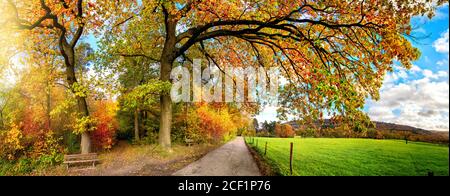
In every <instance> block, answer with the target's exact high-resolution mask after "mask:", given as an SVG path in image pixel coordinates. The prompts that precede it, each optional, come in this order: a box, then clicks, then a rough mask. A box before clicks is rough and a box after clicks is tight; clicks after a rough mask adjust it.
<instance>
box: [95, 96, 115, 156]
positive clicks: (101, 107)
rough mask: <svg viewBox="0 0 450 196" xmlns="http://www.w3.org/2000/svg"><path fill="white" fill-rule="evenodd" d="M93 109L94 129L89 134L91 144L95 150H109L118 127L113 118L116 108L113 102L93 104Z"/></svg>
mask: <svg viewBox="0 0 450 196" xmlns="http://www.w3.org/2000/svg"><path fill="white" fill-rule="evenodd" d="M94 107H95V111H94V112H93V114H92V117H93V119H94V120H95V127H94V131H93V132H92V133H91V136H92V143H93V145H94V147H95V148H96V149H102V150H107V149H111V148H112V146H113V145H114V143H115V135H116V132H117V129H118V127H119V124H118V122H117V120H116V118H115V114H116V112H117V106H116V104H115V103H113V102H109V101H98V102H96V103H94Z"/></svg>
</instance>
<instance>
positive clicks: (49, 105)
mask: <svg viewBox="0 0 450 196" xmlns="http://www.w3.org/2000/svg"><path fill="white" fill-rule="evenodd" d="M46 94H47V108H46V109H47V114H46V115H47V129H48V130H51V129H52V118H51V115H50V113H51V111H52V91H51V86H50V82H47V90H46Z"/></svg>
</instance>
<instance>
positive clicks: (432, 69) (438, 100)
mask: <svg viewBox="0 0 450 196" xmlns="http://www.w3.org/2000/svg"><path fill="white" fill-rule="evenodd" d="M448 9H449V8H448V4H446V5H444V6H442V7H440V8H439V9H438V10H437V13H436V16H435V17H434V18H433V19H432V20H429V19H428V18H426V17H416V18H414V19H413V20H412V21H411V24H412V25H413V27H415V30H414V31H413V35H415V36H416V37H418V38H420V39H418V40H417V42H413V45H414V46H415V47H417V48H419V49H420V51H421V52H422V56H421V58H420V59H419V60H418V61H416V62H413V64H414V66H413V68H412V69H411V70H406V69H404V68H401V67H396V68H395V71H394V72H393V73H389V74H387V75H386V79H385V83H384V85H383V87H382V89H381V90H380V96H381V99H380V101H378V102H375V101H373V100H368V101H367V104H366V106H365V109H364V111H366V112H367V113H368V114H369V116H370V117H371V119H372V120H377V121H384V122H391V123H398V124H405V125H410V126H415V127H419V128H424V129H428V130H440V131H448V130H449V101H448V100H449V80H448V75H449V74H448V73H449V49H448V34H449V27H448V23H449V18H448V15H449V10H448ZM276 115H277V114H276V107H267V108H265V110H264V111H263V112H262V113H260V114H259V115H258V116H257V119H258V120H259V121H260V122H261V121H264V120H268V121H272V120H276V119H277V118H276Z"/></svg>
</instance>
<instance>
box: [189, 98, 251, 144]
mask: <svg viewBox="0 0 450 196" xmlns="http://www.w3.org/2000/svg"><path fill="white" fill-rule="evenodd" d="M240 118H241V117H240V114H239V113H233V111H232V109H231V108H229V107H227V106H224V105H208V104H204V103H201V104H197V105H196V106H194V107H192V108H191V109H189V111H188V116H187V127H186V137H187V138H189V139H193V140H195V141H196V142H199V143H200V142H203V143H204V142H207V143H217V142H223V141H228V140H230V139H232V138H233V137H234V136H235V135H236V133H237V131H238V129H242V128H244V129H245V128H246V126H247V125H248V123H246V122H243V121H242V120H240Z"/></svg>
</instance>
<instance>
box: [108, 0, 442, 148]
mask: <svg viewBox="0 0 450 196" xmlns="http://www.w3.org/2000/svg"><path fill="white" fill-rule="evenodd" d="M445 2H447V1H442V0H439V1H429V0H423V1H419V2H418V1H415V0H392V1H388V0H386V1H384V0H380V1H378V0H353V1H351V0H347V1H342V0H326V1H321V0H319V1H316V0H303V1H299V0H209V1H206V0H176V1H164V0H143V1H138V2H135V4H134V5H132V6H129V7H127V9H123V7H122V8H115V9H116V11H117V12H120V13H121V16H122V17H113V18H112V20H111V22H109V24H113V26H112V27H110V28H109V30H111V32H114V31H126V29H127V28H128V27H130V26H129V25H131V26H133V27H136V26H139V24H140V25H141V27H142V29H141V30H142V32H143V35H146V36H144V37H145V38H143V39H141V41H146V42H150V43H152V44H150V45H153V47H152V48H150V49H149V51H151V52H149V53H145V51H144V52H142V51H129V53H127V55H128V56H136V55H138V56H144V55H145V56H147V57H148V58H149V59H153V60H154V61H155V62H158V63H160V65H161V67H160V80H162V81H170V72H171V70H172V68H173V66H174V65H175V64H178V63H177V62H179V61H183V60H189V61H192V58H193V57H199V55H202V56H203V57H204V58H205V59H208V62H209V63H210V64H215V65H216V66H218V67H219V68H223V66H224V65H225V64H231V65H233V66H255V67H259V66H262V67H271V66H279V67H281V68H282V70H283V71H284V72H283V76H284V77H285V78H286V79H287V80H288V81H289V82H288V84H287V85H286V86H285V87H284V92H285V93H283V98H284V101H283V102H282V103H283V104H284V106H285V107H283V108H285V110H284V111H281V112H290V113H292V114H295V115H298V116H299V117H304V118H306V117H312V118H320V117H321V116H322V112H323V111H330V112H331V113H332V114H334V115H336V116H341V117H345V118H348V119H352V120H353V121H355V122H356V121H357V120H358V119H365V118H366V116H365V114H364V113H362V112H361V109H362V107H363V106H364V103H365V100H366V99H367V98H369V97H370V98H373V99H378V97H379V95H378V94H379V88H380V87H381V85H382V82H383V78H384V75H385V74H386V72H387V71H390V70H392V67H393V65H394V63H397V62H398V63H399V64H401V65H402V66H404V67H406V68H409V67H411V62H412V61H414V60H416V59H417V58H418V57H419V55H420V53H419V51H418V50H417V49H416V48H414V47H413V46H412V44H411V43H410V40H409V38H408V37H410V35H411V31H412V27H411V24H410V21H411V18H412V17H413V16H417V15H427V16H428V17H432V16H433V12H434V10H435V8H436V6H438V5H441V4H443V3H445ZM144 32H148V33H147V34H145V33H144ZM128 44H135V43H128ZM160 105H161V121H160V132H159V143H160V145H162V146H164V147H170V146H171V140H170V131H171V118H172V102H171V99H170V96H169V95H161V97H160ZM286 109H287V110H286ZM288 110H289V111H288Z"/></svg>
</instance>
